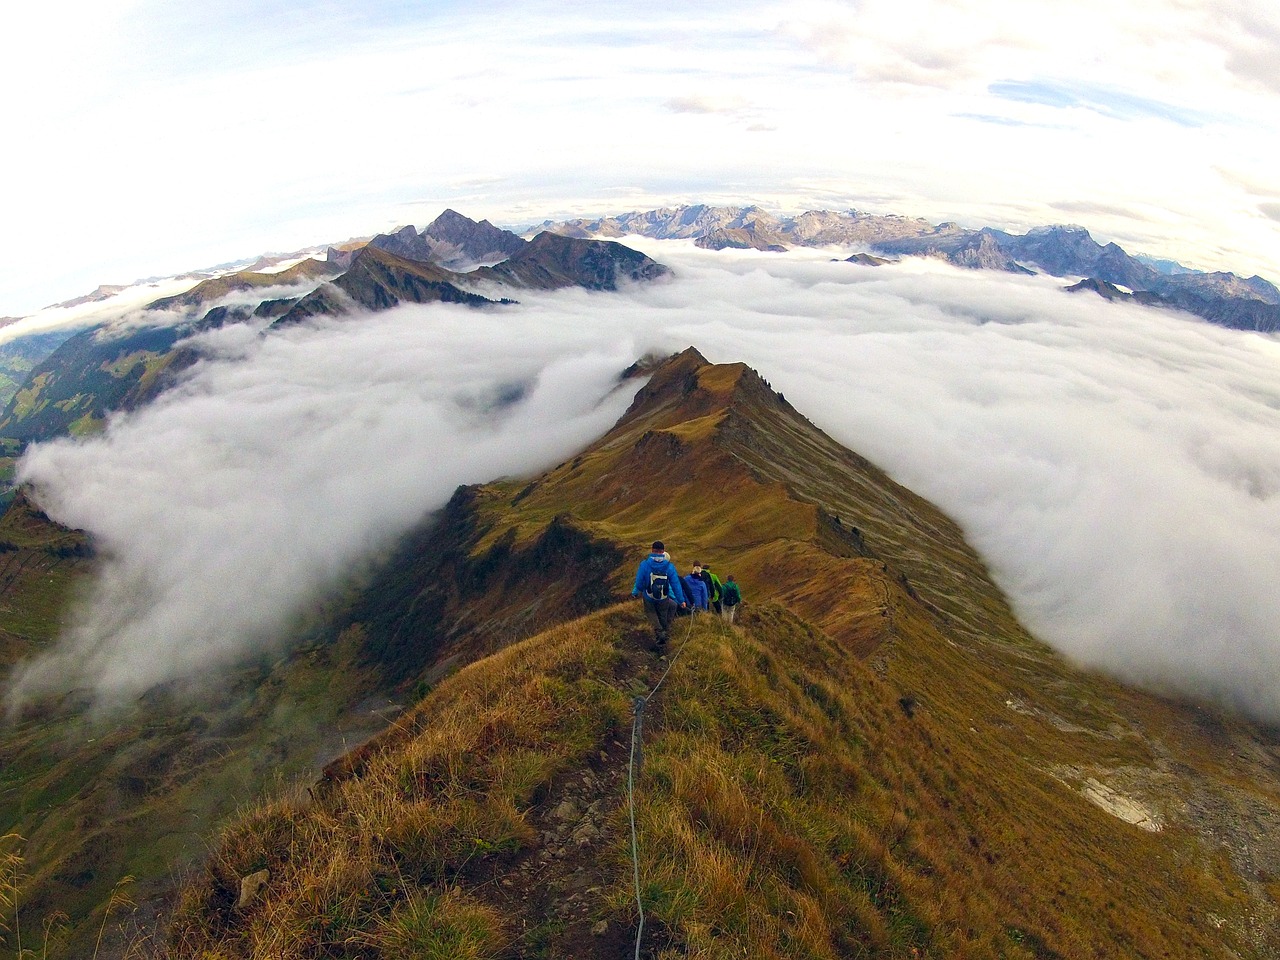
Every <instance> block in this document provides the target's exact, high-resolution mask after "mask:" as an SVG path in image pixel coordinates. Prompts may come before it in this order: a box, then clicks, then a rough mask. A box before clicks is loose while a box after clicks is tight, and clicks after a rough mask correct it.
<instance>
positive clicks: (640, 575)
mask: <svg viewBox="0 0 1280 960" xmlns="http://www.w3.org/2000/svg"><path fill="white" fill-rule="evenodd" d="M651 573H665V574H666V575H667V582H668V583H669V584H670V585H671V599H672V600H674V601H675V602H676V603H686V602H687V601H686V600H685V598H684V588H683V587H682V586H681V584H680V574H678V573H676V565H675V564H674V563H672V562H671V561H670V560H666V559H664V558H663V555H662V554H660V553H651V554H649V556H647V557H645V558H644V559H643V560H641V561H640V566H639V567H637V568H636V584H635V586H634V587H632V588H631V595H632V596H633V597H638V596H640V594H642V593H648V592H649V574H651Z"/></svg>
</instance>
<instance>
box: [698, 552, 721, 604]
mask: <svg viewBox="0 0 1280 960" xmlns="http://www.w3.org/2000/svg"><path fill="white" fill-rule="evenodd" d="M693 575H694V576H696V577H701V578H702V582H703V583H705V584H706V585H707V598H708V599H709V600H710V601H711V609H712V610H714V611H715V612H716V613H720V612H721V610H720V591H721V590H723V589H724V588H723V587H722V586H721V584H720V578H719V577H717V576H716V575H715V574H714V573H712V572H711V568H710V567H708V566H707V565H706V564H702V563H695V564H694V565H693Z"/></svg>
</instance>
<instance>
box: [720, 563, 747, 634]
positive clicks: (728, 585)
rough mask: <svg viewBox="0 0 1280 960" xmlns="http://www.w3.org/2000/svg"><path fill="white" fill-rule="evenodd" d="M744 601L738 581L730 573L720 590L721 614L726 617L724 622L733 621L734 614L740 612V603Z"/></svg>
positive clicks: (729, 622) (730, 622)
mask: <svg viewBox="0 0 1280 960" xmlns="http://www.w3.org/2000/svg"><path fill="white" fill-rule="evenodd" d="M740 603H742V591H741V590H740V589H739V588H738V581H736V580H734V579H733V576H732V575H730V576H729V579H727V580H725V582H724V585H723V586H722V587H721V591H720V616H722V617H723V618H724V622H725V623H728V624H732V623H733V618H734V616H735V615H736V614H737V613H738V604H740Z"/></svg>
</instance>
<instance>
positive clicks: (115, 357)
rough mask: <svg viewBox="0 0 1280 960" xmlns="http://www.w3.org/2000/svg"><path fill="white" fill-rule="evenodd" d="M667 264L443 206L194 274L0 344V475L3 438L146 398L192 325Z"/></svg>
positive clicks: (490, 295)
mask: <svg viewBox="0 0 1280 960" xmlns="http://www.w3.org/2000/svg"><path fill="white" fill-rule="evenodd" d="M667 273H668V270H667V268H666V267H665V266H663V265H662V264H660V263H657V262H655V261H654V260H652V259H650V258H649V257H647V256H645V255H644V254H642V253H639V252H637V251H635V250H632V249H630V248H629V247H625V246H623V245H621V244H619V243H613V242H611V241H601V240H590V239H582V238H576V237H567V236H561V235H560V234H556V233H550V232H543V233H539V234H538V235H536V236H535V237H533V239H531V240H526V239H524V238H523V237H520V236H517V235H516V234H514V233H512V232H511V231H509V230H502V229H500V228H498V227H495V226H494V225H493V224H491V223H489V221H487V220H482V221H480V222H479V223H477V222H476V221H474V220H470V219H468V218H467V217H464V216H462V215H461V214H459V213H457V212H455V211H453V210H446V211H445V212H444V213H442V214H441V215H440V216H439V217H437V218H436V219H435V220H433V221H432V222H431V223H430V224H428V225H427V226H426V227H424V228H423V229H422V231H420V232H419V231H418V230H416V229H415V228H413V227H404V228H403V229H401V230H398V231H396V232H394V233H390V234H379V235H378V236H376V237H373V238H372V239H371V240H369V241H367V242H363V241H362V242H353V243H350V244H345V245H343V246H341V247H330V248H329V249H328V250H327V251H326V253H325V256H324V258H323V259H316V258H314V257H308V258H305V259H302V260H300V261H299V262H298V263H295V264H294V265H292V266H290V267H288V268H286V269H283V270H279V271H276V272H262V271H260V270H253V269H249V270H243V271H239V272H234V273H226V274H221V275H218V276H211V277H207V278H206V279H203V280H201V281H200V282H198V283H196V284H194V285H193V286H192V287H191V288H190V289H189V290H186V291H184V292H182V293H179V294H174V295H172V296H168V297H162V298H160V299H158V300H155V301H153V302H151V303H150V304H148V305H147V307H146V308H145V309H143V310H141V311H139V312H138V313H137V315H135V316H130V317H128V318H126V321H127V322H118V323H109V324H105V325H101V324H100V325H95V326H92V327H90V328H88V329H85V330H80V331H76V332H74V333H63V334H60V335H59V334H40V335H36V336H31V337H24V338H21V339H19V340H17V341H14V342H13V343H12V344H8V345H6V346H5V347H4V348H3V349H2V350H0V399H2V400H3V401H4V402H5V406H4V408H3V411H2V412H0V478H3V477H4V475H5V474H4V469H5V463H4V462H3V455H4V454H5V453H6V452H8V451H7V450H6V446H7V447H12V448H15V449H20V448H21V447H22V446H23V445H25V444H27V443H31V442H34V441H40V440H48V439H52V438H53V437H58V436H65V435H72V436H80V435H84V434H89V433H94V432H96V431H98V430H100V429H102V427H103V425H104V423H105V422H106V417H107V415H108V414H110V413H111V412H112V411H115V410H132V409H136V408H138V407H140V406H142V405H144V404H146V403H147V402H149V401H150V400H152V399H154V398H155V397H156V396H157V395H158V394H159V393H161V392H163V391H164V390H165V389H167V388H168V387H170V386H171V385H172V384H173V383H174V378H175V375H177V374H179V373H180V372H181V371H182V370H184V369H186V368H187V367H189V366H190V365H191V364H192V363H194V362H195V360H196V354H195V353H194V351H192V350H190V349H187V348H184V347H182V346H181V342H182V341H183V340H184V339H185V338H187V337H189V336H190V335H191V334H193V333H198V332H200V331H202V330H208V329H212V328H216V327H221V326H223V325H225V324H228V323H243V322H246V321H250V320H257V321H259V322H263V321H266V322H269V324H270V325H271V326H272V327H276V328H280V327H284V326H288V325H290V324H295V323H299V322H302V321H305V320H308V319H310V318H313V317H318V316H345V315H349V314H361V313H367V312H369V311H379V310H387V309H390V308H392V307H395V306H398V305H399V304H401V303H441V302H443V303H462V304H467V305H469V306H473V307H494V306H498V305H501V304H509V303H512V302H513V299H512V295H513V294H518V291H520V290H527V289H538V290H555V289H559V288H562V287H583V288H585V289H589V290H615V289H617V287H618V285H619V284H620V283H623V282H627V281H646V280H653V279H656V278H658V277H661V276H664V275H665V274H667ZM69 303H74V301H71V302H69ZM6 380H7V381H8V384H7V385H6ZM8 470H9V473H11V472H12V468H11V466H9V467H8Z"/></svg>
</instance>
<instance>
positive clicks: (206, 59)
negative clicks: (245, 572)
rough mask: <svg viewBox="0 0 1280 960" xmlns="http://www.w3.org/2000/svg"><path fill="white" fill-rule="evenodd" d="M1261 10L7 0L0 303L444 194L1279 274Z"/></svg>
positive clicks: (1085, 3)
mask: <svg viewBox="0 0 1280 960" xmlns="http://www.w3.org/2000/svg"><path fill="white" fill-rule="evenodd" d="M1278 9H1280V8H1277V6H1276V5H1275V4H1274V3H1271V2H1269V0H1213V2H1203V3H1187V2H1180V0H1077V2H1075V3H1071V4H1062V3H1059V2H1056V0H1027V2H1023V3H1018V4H1016V5H1015V4H1008V3H996V2H994V0H946V2H935V0H856V2H834V0H799V2H793V0H792V2H785V3H775V2H766V0H734V2H732V3H729V2H720V0H709V2H703V3H698V4H690V3H679V4H677V3H670V2H646V3H644V4H635V3H615V4H597V3H576V2H557V3H550V2H536V0H534V2H520V3H515V2H507V0H490V2H469V3H466V4H462V3H453V2H435V3H418V2H408V0H403V2H394V0H384V2H368V3H357V4H352V3H343V4H339V3H336V2H327V0H307V2H290V3H284V2H280V0H265V2H251V0H224V2H214V3H211V4H186V3H178V2H175V0H48V2H45V3H41V4H21V5H18V6H17V7H15V8H14V9H13V10H10V11H7V12H6V23H5V30H4V31H3V33H2V34H0V85H2V89H4V90H5V91H6V94H5V96H4V98H3V101H0V129H3V132H4V143H5V147H4V150H3V151H0V171H3V174H4V175H3V177H0V191H2V192H0V211H2V213H0V315H6V316H11V315H24V314H28V313H31V312H33V311H35V310H37V309H39V308H40V307H42V306H44V305H46V304H49V303H52V302H55V301H60V300H65V299H69V298H71V297H73V296H77V295H79V294H82V293H85V292H87V291H89V290H91V289H93V288H94V287H95V286H97V285H98V284H99V283H127V282H130V281H132V280H134V279H137V278H139V277H142V276H154V275H167V274H173V273H177V272H181V271H184V270H189V269H193V268H197V267H203V266H208V265H211V264H215V263H219V262H225V261H229V260H237V259H241V258H245V257H252V256H255V255H257V254H258V253H262V252H266V251H271V250H278V251H283V250H292V249H297V248H300V247H305V246H308V245H311V244H315V243H322V242H326V241H331V240H339V239H343V238H346V237H350V236H357V235H365V234H369V233H373V232H376V231H379V230H383V229H386V228H388V227H391V226H395V225H398V224H404V223H415V224H418V225H422V224H425V223H426V222H427V221H429V220H430V219H431V218H433V217H434V216H435V215H436V214H437V213H439V212H440V210H441V209H442V208H443V207H445V206H454V207H456V208H458V209H459V210H461V211H462V212H463V213H466V214H467V215H469V216H472V217H475V218H476V219H479V218H481V217H487V218H489V219H491V220H494V221H495V222H499V223H505V224H510V225H519V224H525V223H532V222H536V221H539V220H541V219H543V218H545V217H560V216H565V215H571V214H572V215H586V214H593V215H594V214H602V213H616V212H622V211H625V210H629V209H635V208H647V207H650V206H657V205H662V204H673V203H679V202H689V201H710V202H726V203H746V202H758V203H761V204H762V205H764V206H766V207H768V208H770V209H773V210H775V211H780V212H786V211H798V210H800V209H804V208H814V207H821V208H832V209H841V208H847V207H850V206H853V207H857V208H858V209H863V210H867V211H871V212H881V213H891V212H896V213H903V214H909V215H913V216H924V217H927V218H929V219H931V220H945V219H954V220H958V221H960V222H962V223H965V224H967V225H980V224H987V223H990V224H994V225H999V226H1006V227H1009V228H1011V229H1015V230H1020V229H1025V228H1026V227H1029V226H1033V225H1036V224H1039V223H1049V222H1078V223H1082V224H1084V225H1085V226H1087V227H1089V228H1090V229H1091V230H1092V231H1093V232H1094V234H1095V236H1097V237H1099V239H1102V240H1104V241H1105V240H1116V241H1117V242H1119V243H1121V244H1122V245H1123V246H1125V247H1126V249H1128V250H1130V252H1149V253H1154V254H1158V255H1162V256H1170V257H1174V258H1177V259H1181V260H1183V261H1184V262H1187V263H1188V264H1190V265H1193V266H1197V267H1201V268H1208V269H1231V270H1234V271H1236V272H1237V273H1241V274H1243V275H1246V276H1248V275H1250V274H1252V273H1261V274H1262V275H1263V276H1267V277H1269V278H1270V279H1272V280H1274V281H1280V168H1278V167H1277V166H1276V164H1275V162H1274V158H1275V156H1277V155H1278V154H1280V71H1277V70H1276V69H1275V65H1276V64H1277V63H1280V14H1278V13H1277V10H1278Z"/></svg>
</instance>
